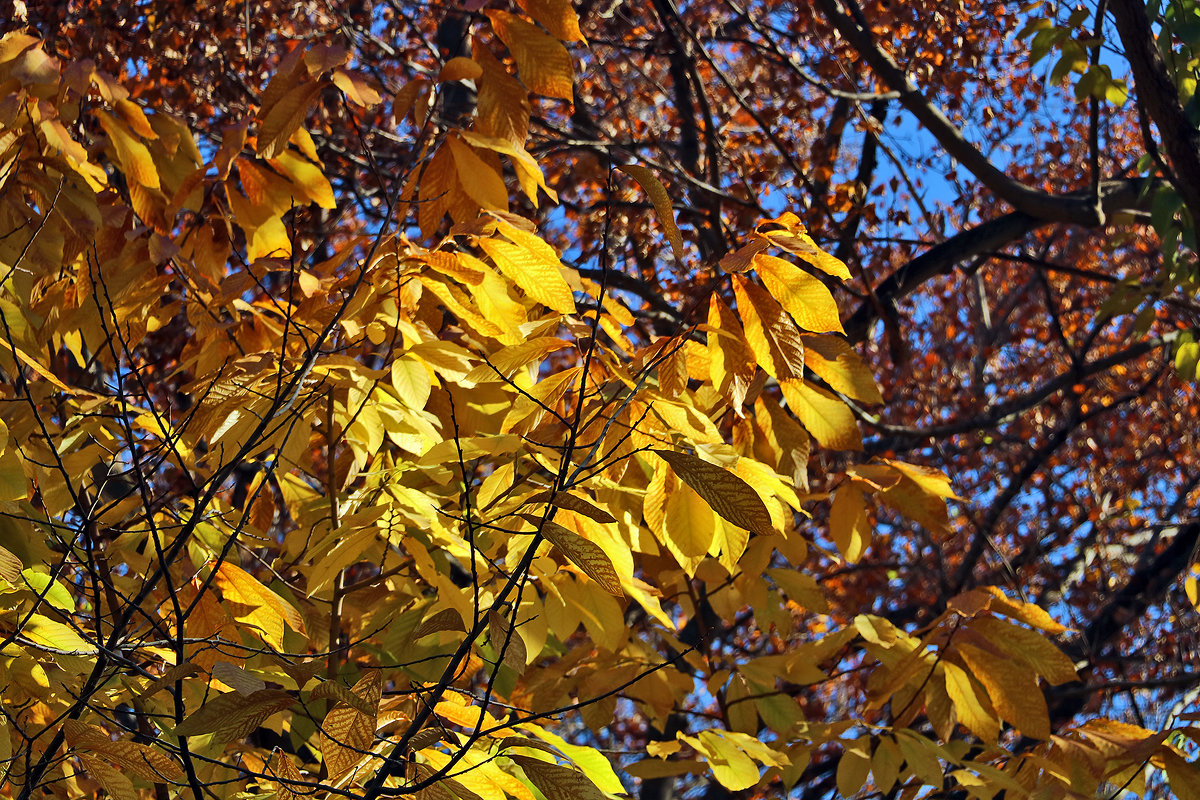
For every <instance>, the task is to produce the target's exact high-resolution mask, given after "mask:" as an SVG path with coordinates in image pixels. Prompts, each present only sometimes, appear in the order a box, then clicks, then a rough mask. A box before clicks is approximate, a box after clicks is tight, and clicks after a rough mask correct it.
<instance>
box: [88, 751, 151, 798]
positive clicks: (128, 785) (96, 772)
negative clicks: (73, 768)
mask: <svg viewBox="0 0 1200 800" xmlns="http://www.w3.org/2000/svg"><path fill="white" fill-rule="evenodd" d="M79 760H80V762H82V763H83V768H84V769H85V770H87V773H88V774H89V775H91V776H92V777H93V778H95V779H96V781H97V782H98V783H99V784H100V785H101V786H103V787H104V791H106V792H108V796H109V797H111V798H112V800H138V793H137V790H136V789H134V788H133V782H132V781H130V780H129V778H127V777H125V775H123V774H122V773H121V771H120V770H119V769H116V768H115V767H113V766H112V765H111V764H106V763H104V762H103V761H101V760H100V759H98V758H96V757H95V756H89V755H81V756H80V757H79Z"/></svg>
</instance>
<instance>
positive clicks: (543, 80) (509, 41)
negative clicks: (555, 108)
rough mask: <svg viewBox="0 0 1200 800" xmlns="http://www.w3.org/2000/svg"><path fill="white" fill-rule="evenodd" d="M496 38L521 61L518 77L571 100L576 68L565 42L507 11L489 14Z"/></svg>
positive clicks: (546, 92)
mask: <svg viewBox="0 0 1200 800" xmlns="http://www.w3.org/2000/svg"><path fill="white" fill-rule="evenodd" d="M485 13H486V14H487V15H488V19H490V20H491V21H492V27H493V28H494V29H495V31H496V35H497V36H499V37H500V40H501V41H503V42H504V44H505V46H506V47H508V49H509V52H511V53H512V54H513V58H514V59H516V62H517V74H518V75H519V76H520V78H521V80H522V81H524V82H525V85H526V86H528V87H529V88H530V89H532V90H533V91H535V92H537V93H538V94H543V95H546V96H548V97H561V98H562V99H563V100H568V101H569V100H571V97H572V89H573V87H574V81H573V74H574V69H573V68H572V66H571V55H570V54H569V53H568V52H567V48H565V47H563V46H562V43H561V42H559V41H558V40H557V39H555V38H554V37H553V36H550V35H548V34H546V33H543V32H542V31H540V30H538V28H537V26H536V25H533V24H531V23H529V22H526V21H525V20H523V19H521V18H520V17H517V16H514V15H512V14H509V13H507V12H504V11H494V10H489V11H486V12H485Z"/></svg>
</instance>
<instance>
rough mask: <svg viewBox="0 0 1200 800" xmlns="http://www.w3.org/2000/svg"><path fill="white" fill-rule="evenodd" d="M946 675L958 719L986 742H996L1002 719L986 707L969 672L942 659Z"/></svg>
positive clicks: (947, 688)
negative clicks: (977, 693) (997, 717)
mask: <svg viewBox="0 0 1200 800" xmlns="http://www.w3.org/2000/svg"><path fill="white" fill-rule="evenodd" d="M942 668H943V670H944V671H945V677H946V693H947V694H948V695H950V700H951V702H953V703H954V710H955V711H956V712H958V721H959V722H961V723H962V724H963V725H965V726H966V728H967V730H969V731H970V732H971V733H973V734H975V735H976V736H978V737H979V738H980V739H983V740H984V741H985V742H993V743H994V742H995V741H996V739H997V737H999V735H1000V720H998V719H996V718H995V717H994V716H993V715H992V714H991V713H989V711H988V710H987V709H986V708H984V705H983V703H982V702H980V700H979V697H978V696H977V695H976V692H975V687H974V686H973V685H972V684H971V678H970V676H968V674H967V672H966V671H965V670H963V669H962V668H961V667H959V666H958V665H957V664H954V663H952V662H950V661H945V660H943V661H942Z"/></svg>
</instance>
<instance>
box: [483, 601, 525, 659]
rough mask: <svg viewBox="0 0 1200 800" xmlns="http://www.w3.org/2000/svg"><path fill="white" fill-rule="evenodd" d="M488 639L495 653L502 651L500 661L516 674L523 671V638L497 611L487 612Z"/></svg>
mask: <svg viewBox="0 0 1200 800" xmlns="http://www.w3.org/2000/svg"><path fill="white" fill-rule="evenodd" d="M488 641H489V642H490V643H491V645H492V649H493V650H495V651H496V653H497V654H500V653H503V656H502V657H501V663H502V664H504V666H506V667H508V668H509V669H512V670H515V671H516V672H517V674H518V675H519V674H520V673H522V672H524V671H525V663H526V661H527V654H526V649H525V640H524V639H522V638H521V637H520V635H519V634H518V633H517V632H516V631H514V630H512V625H510V624H509V622H508V620H507V619H505V617H504V615H503V614H501V613H500V612H498V611H495V610H493V611H491V613H489V614H488Z"/></svg>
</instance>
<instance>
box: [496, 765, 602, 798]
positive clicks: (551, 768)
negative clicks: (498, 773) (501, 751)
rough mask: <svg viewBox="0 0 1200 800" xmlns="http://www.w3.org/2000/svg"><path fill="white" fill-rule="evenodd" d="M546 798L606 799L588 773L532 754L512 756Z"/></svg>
mask: <svg viewBox="0 0 1200 800" xmlns="http://www.w3.org/2000/svg"><path fill="white" fill-rule="evenodd" d="M510 757H511V758H512V760H513V761H514V762H516V764H517V765H518V766H519V767H520V768H521V769H522V771H524V773H525V777H527V778H529V782H530V783H532V784H533V785H534V786H535V787H536V788H537V790H538V791H539V792H541V793H542V794H543V795H545V796H546V800H606V798H605V795H604V792H602V791H600V790H599V789H598V788H597V787H596V784H594V783H592V781H591V779H589V778H588V776H587V775H585V774H583V773H582V772H580V771H579V770H575V769H571V768H569V767H560V766H559V765H557V764H551V763H550V762H548V761H542V760H541V759H539V758H533V757H532V756H518V755H514V756H510Z"/></svg>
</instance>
